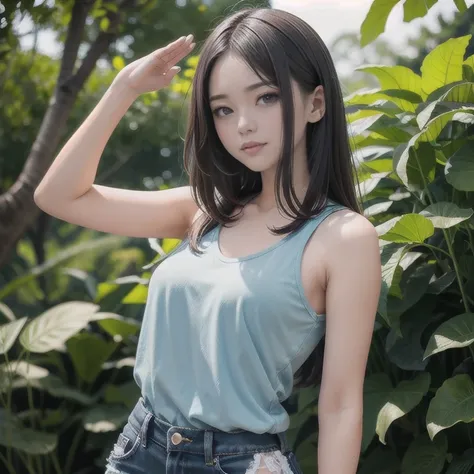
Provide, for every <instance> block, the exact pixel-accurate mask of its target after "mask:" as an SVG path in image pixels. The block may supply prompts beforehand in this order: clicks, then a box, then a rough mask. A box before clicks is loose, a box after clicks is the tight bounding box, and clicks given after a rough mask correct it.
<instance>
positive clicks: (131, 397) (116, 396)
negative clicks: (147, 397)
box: [104, 380, 140, 410]
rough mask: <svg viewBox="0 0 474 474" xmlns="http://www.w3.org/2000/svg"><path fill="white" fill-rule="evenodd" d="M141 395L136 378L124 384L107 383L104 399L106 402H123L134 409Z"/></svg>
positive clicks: (130, 408)
mask: <svg viewBox="0 0 474 474" xmlns="http://www.w3.org/2000/svg"><path fill="white" fill-rule="evenodd" d="M139 397H140V389H139V388H138V385H137V384H136V383H135V380H131V381H130V382H126V383H124V384H122V385H107V387H106V388H105V394H104V400H105V402H106V403H111V404H114V403H123V404H124V405H125V406H126V407H127V408H128V409H129V410H132V409H133V407H134V406H135V404H136V403H137V400H138V398H139Z"/></svg>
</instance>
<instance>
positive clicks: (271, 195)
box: [253, 156, 309, 212]
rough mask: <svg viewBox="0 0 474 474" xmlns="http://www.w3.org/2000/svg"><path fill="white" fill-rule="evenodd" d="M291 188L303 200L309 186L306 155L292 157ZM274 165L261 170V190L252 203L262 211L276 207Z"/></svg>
mask: <svg viewBox="0 0 474 474" xmlns="http://www.w3.org/2000/svg"><path fill="white" fill-rule="evenodd" d="M293 163H294V167H293V188H294V190H295V193H296V196H297V197H298V200H299V201H300V202H302V201H303V199H304V197H305V195H306V191H307V189H308V186H309V170H308V165H307V159H306V156H302V157H300V158H299V159H297V158H296V156H295V159H294V162H293ZM275 177H276V167H275V168H272V169H268V170H265V171H264V172H262V191H261V192H260V194H259V195H258V196H257V197H256V198H255V199H254V200H253V203H254V204H255V205H256V206H257V208H258V209H259V210H261V211H262V212H266V211H270V210H272V209H273V208H276V207H278V204H277V201H276V194H275Z"/></svg>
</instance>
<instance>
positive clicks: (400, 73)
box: [357, 65, 426, 112]
mask: <svg viewBox="0 0 474 474" xmlns="http://www.w3.org/2000/svg"><path fill="white" fill-rule="evenodd" d="M357 70H358V71H363V72H368V73H370V74H373V75H374V76H376V77H377V79H378V80H379V82H380V86H381V88H382V91H381V92H378V94H380V93H382V94H383V93H384V92H386V91H384V90H388V91H390V90H399V91H408V92H411V93H414V94H415V97H417V96H419V97H422V98H424V97H426V96H425V94H424V93H423V89H422V81H421V77H420V76H419V75H418V74H416V73H414V72H413V71H412V70H411V69H409V68H407V67H405V66H386V65H378V66H361V67H358V68H357ZM385 97H387V96H385ZM401 97H403V94H401ZM389 100H391V101H392V102H393V103H394V104H396V105H397V106H398V107H399V108H400V109H402V110H405V111H407V112H415V111H416V105H415V103H413V102H412V101H409V100H406V99H403V98H397V97H395V94H393V93H392V94H391V97H390V99H389Z"/></svg>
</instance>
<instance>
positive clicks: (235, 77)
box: [209, 53, 261, 94]
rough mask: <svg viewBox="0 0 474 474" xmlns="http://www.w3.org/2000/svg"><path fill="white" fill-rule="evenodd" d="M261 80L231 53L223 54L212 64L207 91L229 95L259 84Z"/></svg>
mask: <svg viewBox="0 0 474 474" xmlns="http://www.w3.org/2000/svg"><path fill="white" fill-rule="evenodd" d="M260 81H261V79H260V78H259V77H258V75H257V74H255V72H254V71H253V70H252V69H251V68H250V67H249V66H248V65H247V64H246V63H245V61H244V60H243V59H242V58H241V57H239V56H237V55H235V54H232V53H225V54H224V55H222V56H221V57H220V58H219V59H218V60H217V61H216V62H215V64H214V67H213V68H212V71H211V74H210V77H209V90H210V92H211V94H212V93H217V92H226V93H230V92H232V90H235V89H243V88H244V87H245V86H247V85H249V84H253V83H254V82H260Z"/></svg>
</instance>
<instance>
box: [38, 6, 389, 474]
mask: <svg viewBox="0 0 474 474" xmlns="http://www.w3.org/2000/svg"><path fill="white" fill-rule="evenodd" d="M192 41H193V38H192V35H190V36H188V37H187V38H184V37H183V38H180V39H178V40H176V41H174V42H172V43H171V44H169V45H167V46H166V47H163V48H161V49H158V50H157V51H155V52H153V53H151V54H150V55H148V56H146V57H144V58H141V59H139V60H137V61H135V62H133V63H131V64H130V65H128V66H127V67H126V68H124V69H123V70H122V71H121V72H120V73H119V74H118V76H117V77H116V79H115V80H114V82H113V84H112V85H111V87H110V88H109V90H108V91H107V92H106V94H105V95H104V97H103V98H102V100H101V101H100V102H99V104H98V105H97V106H96V108H95V109H94V110H93V112H92V113H91V114H90V116H89V117H88V118H87V119H86V120H85V122H84V123H83V124H82V125H81V126H80V128H79V129H78V130H77V131H76V133H75V134H74V135H73V136H72V138H71V139H70V140H69V141H68V142H67V143H66V145H65V146H64V148H63V149H62V150H61V152H60V154H59V155H58V157H57V158H56V159H55V161H54V163H53V164H52V166H51V167H50V169H49V171H48V172H47V174H46V176H45V177H44V179H43V181H42V182H41V184H40V185H39V187H38V189H37V190H36V193H35V200H36V202H37V204H38V205H39V206H40V207H41V208H42V209H43V210H44V211H46V212H47V213H49V214H52V215H54V216H56V217H58V218H60V219H64V220H66V221H68V222H72V223H75V224H78V225H82V226H85V227H89V228H93V229H97V230H100V231H103V232H110V233H114V234H122V235H123V234H125V235H130V236H134V237H160V238H161V237H175V238H179V239H182V242H181V244H180V245H179V246H178V247H177V248H176V249H175V250H174V251H173V252H172V254H171V255H170V256H168V257H167V258H166V260H164V261H163V262H162V263H161V264H160V265H159V266H158V268H157V269H156V270H155V271H154V272H153V276H152V278H151V281H150V284H149V295H148V302H147V304H146V308H145V314H144V319H143V325H142V329H141V334H140V341H139V345H138V350H137V358H136V366H135V371H134V377H135V380H136V382H137V383H138V385H139V387H140V389H141V393H142V396H141V398H140V400H139V401H138V403H137V405H136V407H135V408H134V410H133V411H132V413H131V414H130V417H129V420H128V423H127V424H126V426H125V427H124V429H123V431H122V433H121V434H120V436H119V438H118V440H117V443H116V444H115V447H114V449H113V451H112V453H111V454H110V457H109V458H108V466H107V473H109V474H119V473H121V474H137V473H151V472H153V473H156V474H160V473H163V474H165V473H166V474H170V473H191V474H193V473H196V474H198V473H199V474H201V473H202V474H204V473H209V474H210V473H216V472H220V473H227V474H237V473H239V474H242V473H258V474H270V473H281V474H289V473H301V468H300V467H299V465H298V462H297V460H296V458H295V455H294V453H293V452H292V450H291V446H289V445H288V441H287V438H286V436H285V431H286V430H287V428H288V426H289V417H288V414H287V412H286V411H285V409H284V408H283V406H282V402H283V401H284V400H286V399H287V398H288V397H289V396H290V394H291V393H292V389H293V388H294V387H303V386H309V385H315V384H319V383H321V389H320V396H319V410H318V413H319V447H318V453H316V452H315V453H314V456H315V458H316V455H317V454H318V466H319V471H318V472H319V474H334V473H337V474H354V473H355V472H356V469H357V464H358V459H359V452H360V443H361V428H362V387H363V381H364V374H365V368H366V361H367V357H368V352H369V346H370V341H371V337H372V331H373V324H374V317H375V313H376V309H377V303H378V297H379V290H380V282H381V269H380V257H379V246H378V237H377V234H376V232H375V230H374V227H373V226H372V225H371V223H370V222H369V221H368V220H367V219H365V218H364V217H363V215H361V211H360V208H359V206H358V203H357V199H356V194H355V185H354V182H353V171H354V170H353V164H352V161H351V154H350V149H349V141H348V134H347V130H346V120H345V114H344V105H343V99H342V95H341V90H340V86H339V83H338V78H337V75H336V71H335V68H334V65H333V62H332V60H331V57H330V55H329V52H328V50H327V48H326V47H325V45H324V43H323V42H322V40H321V39H320V38H319V36H318V35H317V34H316V33H315V32H314V30H313V29H312V28H310V27H309V26H308V25H307V24H306V23H305V22H304V21H302V20H301V19H299V18H297V17H295V16H293V15H291V14H289V13H286V12H284V11H280V10H272V9H266V8H258V9H252V8H247V9H244V10H241V11H239V12H237V13H235V14H233V15H231V16H229V17H228V18H226V19H225V20H224V21H223V22H222V23H221V24H220V25H219V26H218V27H217V28H216V29H215V30H213V31H212V32H211V34H210V36H209V37H208V39H207V40H206V42H205V43H204V45H203V47H202V50H201V52H200V59H199V63H198V66H197V69H196V74H195V77H194V79H193V91H192V97H191V104H190V112H189V119H188V129H187V133H186V140H185V152H184V163H185V168H186V171H187V173H188V174H189V179H190V186H183V187H179V188H175V189H170V190H163V191H155V192H146V191H129V190H123V189H112V188H110V187H105V186H99V185H96V184H94V179H95V176H96V171H97V166H98V163H99V159H100V156H101V153H102V151H103V149H104V147H105V145H106V143H107V140H108V139H109V137H110V135H111V133H112V131H113V130H114V128H115V127H116V125H117V123H118V122H119V120H120V118H121V117H122V116H123V115H124V113H125V112H126V110H127V109H128V107H129V106H130V105H131V104H132V102H133V101H134V100H135V99H136V98H137V97H138V95H139V94H142V93H145V92H148V91H152V90H157V89H161V88H163V87H165V86H167V85H168V84H169V83H170V81H171V79H172V77H173V76H174V75H175V74H176V73H177V71H178V69H179V68H177V67H176V66H175V64H176V63H177V62H178V61H180V60H181V59H183V58H184V57H185V56H187V55H188V54H189V53H190V52H191V50H192V49H193V47H194V43H193V42H192ZM323 356H324V358H323ZM315 429H316V427H315Z"/></svg>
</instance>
